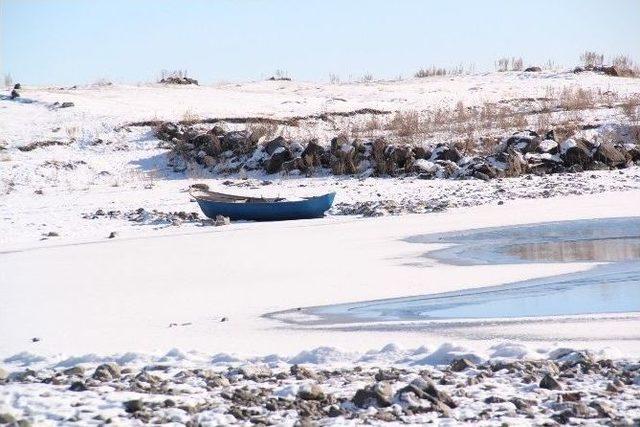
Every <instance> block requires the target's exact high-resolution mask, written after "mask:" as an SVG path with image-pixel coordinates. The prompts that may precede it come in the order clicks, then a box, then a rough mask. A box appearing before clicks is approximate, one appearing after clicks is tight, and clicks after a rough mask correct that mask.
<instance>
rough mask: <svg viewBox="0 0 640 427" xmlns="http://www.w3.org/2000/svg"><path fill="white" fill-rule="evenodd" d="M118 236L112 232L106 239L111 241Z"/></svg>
mask: <svg viewBox="0 0 640 427" xmlns="http://www.w3.org/2000/svg"><path fill="white" fill-rule="evenodd" d="M117 235H118V233H116V232H115V231H112V232H111V233H109V237H107V238H108V239H113V238H114V237H116V236H117Z"/></svg>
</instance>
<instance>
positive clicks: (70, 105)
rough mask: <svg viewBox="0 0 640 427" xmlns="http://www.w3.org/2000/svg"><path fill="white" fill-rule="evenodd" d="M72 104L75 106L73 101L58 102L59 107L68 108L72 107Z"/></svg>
mask: <svg viewBox="0 0 640 427" xmlns="http://www.w3.org/2000/svg"><path fill="white" fill-rule="evenodd" d="M73 106H75V104H74V103H73V102H69V101H65V102H63V103H62V104H60V107H59V108H69V107H73Z"/></svg>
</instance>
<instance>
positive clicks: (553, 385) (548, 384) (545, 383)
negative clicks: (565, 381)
mask: <svg viewBox="0 0 640 427" xmlns="http://www.w3.org/2000/svg"><path fill="white" fill-rule="evenodd" d="M540 388H545V389H547V390H562V386H561V385H560V383H559V382H558V381H557V380H556V379H555V378H553V377H552V376H551V375H549V374H545V376H544V377H542V380H541V381H540Z"/></svg>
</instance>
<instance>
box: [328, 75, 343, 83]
mask: <svg viewBox="0 0 640 427" xmlns="http://www.w3.org/2000/svg"><path fill="white" fill-rule="evenodd" d="M329 83H331V84H332V85H337V84H339V83H340V76H339V75H337V74H333V73H329Z"/></svg>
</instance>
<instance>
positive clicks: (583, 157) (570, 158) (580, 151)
mask: <svg viewBox="0 0 640 427" xmlns="http://www.w3.org/2000/svg"><path fill="white" fill-rule="evenodd" d="M574 142H575V145H571V146H570V147H569V148H567V149H566V150H565V152H564V154H563V155H562V157H563V159H564V164H565V165H567V166H574V165H579V166H581V167H582V168H586V167H587V166H588V165H589V164H590V163H591V161H592V160H591V154H590V150H589V148H588V147H587V145H586V144H585V143H584V141H582V140H576V141H574ZM565 143H566V142H565Z"/></svg>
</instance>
